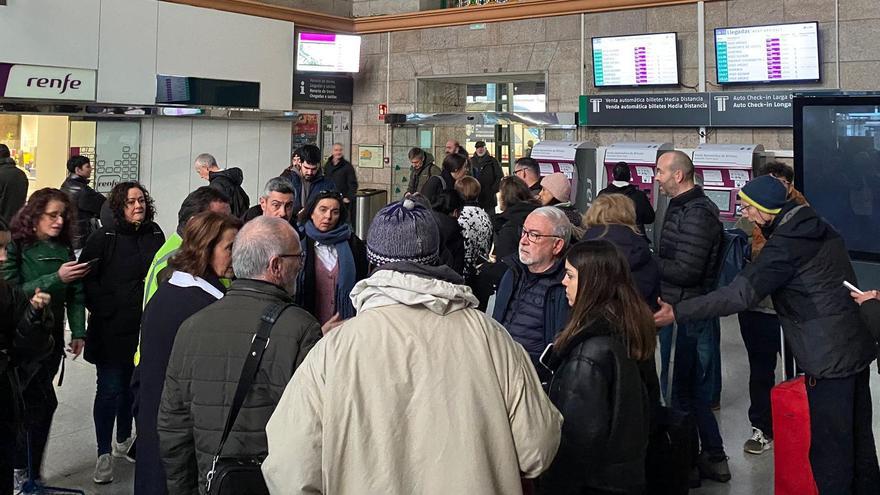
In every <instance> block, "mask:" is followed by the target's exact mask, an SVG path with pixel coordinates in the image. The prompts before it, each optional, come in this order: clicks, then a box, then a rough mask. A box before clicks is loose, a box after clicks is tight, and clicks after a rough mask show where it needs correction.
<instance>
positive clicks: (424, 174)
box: [406, 160, 442, 193]
mask: <svg viewBox="0 0 880 495" xmlns="http://www.w3.org/2000/svg"><path fill="white" fill-rule="evenodd" d="M441 172H442V171H441V170H440V167H438V166H437V165H434V162H433V161H427V160H426V163H425V164H424V165H422V167H421V168H419V169H418V170H416V169H415V167H411V168H410V169H409V184H408V185H407V187H406V192H408V193H417V192H420V191H421V190H422V188H423V187H425V183H426V182H428V179H430V178H431V177H434V176H435V175H440V173H441Z"/></svg>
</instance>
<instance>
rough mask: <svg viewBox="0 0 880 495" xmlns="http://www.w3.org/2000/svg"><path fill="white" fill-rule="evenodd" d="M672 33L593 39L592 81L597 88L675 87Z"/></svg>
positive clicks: (676, 48)
mask: <svg viewBox="0 0 880 495" xmlns="http://www.w3.org/2000/svg"><path fill="white" fill-rule="evenodd" d="M677 40H678V38H677V35H676V34H675V33H659V34H640V35H635V36H616V37H613V38H593V81H594V84H595V86H596V87H597V88H602V87H612V86H660V85H670V84H678V47H677Z"/></svg>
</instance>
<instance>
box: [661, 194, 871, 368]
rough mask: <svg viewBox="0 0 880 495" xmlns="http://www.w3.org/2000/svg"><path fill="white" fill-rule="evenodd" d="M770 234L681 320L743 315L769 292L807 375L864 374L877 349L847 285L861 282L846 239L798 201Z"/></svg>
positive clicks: (682, 310) (678, 312)
mask: <svg viewBox="0 0 880 495" xmlns="http://www.w3.org/2000/svg"><path fill="white" fill-rule="evenodd" d="M764 233H765V235H767V243H766V244H765V245H764V248H763V249H762V250H761V255H760V256H758V257H757V258H755V260H754V261H753V262H752V263H751V264H749V265H747V266H746V268H745V269H744V270H743V271H742V273H740V275H738V276H737V277H736V278H735V279H734V280H733V281H732V282H731V283H730V284H728V285H727V286H725V287H722V288H720V289H717V290H715V291H714V292H711V293H709V294H706V295H705V296H702V297H695V298H693V299H688V300H686V301H682V302H679V303H678V304H675V305H674V309H675V317H676V320H678V321H680V322H687V321H691V320H701V319H706V318H711V317H715V316H723V315H730V314H734V313H739V312H742V311H745V310H747V309H749V308H751V307H754V305H755V304H757V303H758V302H759V301H761V300H762V299H763V298H764V297H766V296H768V295H769V296H770V297H771V298H772V300H773V307H774V308H776V312H777V314H778V315H779V320H780V323H781V324H782V328H783V333H784V335H785V340H786V341H787V342H788V344H789V346H791V351H792V354H794V357H795V359H796V360H797V364H798V367H799V368H802V369H803V370H804V371H806V372H807V374H808V375H809V376H812V377H816V378H844V377H848V376H852V375H855V374H856V373H859V372H860V371H862V370H864V369H865V368H866V367H867V366H868V365H869V364H870V363H871V361H873V360H874V359H876V358H877V348H876V344H875V341H874V338H873V337H872V336H871V333H870V332H869V330H868V328H866V326H865V324H864V322H863V321H862V319H861V317H860V314H859V307H858V305H857V304H856V303H855V302H854V301H853V300H852V298H851V297H850V295H849V289H847V288H846V287H844V286H843V281H844V280H847V281H849V282H851V283H854V284H857V283H858V282H857V281H856V278H855V272H854V271H853V267H852V263H851V262H850V259H849V254H848V253H847V250H846V245H845V244H844V241H843V238H841V237H840V234H838V233H837V232H836V231H835V230H834V229H833V228H832V227H831V226H830V225H828V223H826V222H825V221H824V220H822V219H821V218H820V217H819V216H818V215H817V214H816V212H815V211H814V210H813V209H812V208H810V207H809V206H798V205H797V204H796V203H795V202H794V201H789V202H788V203H787V204H786V205H785V207H784V208H783V209H782V211H781V212H780V213H779V215H777V216H776V218H775V219H774V220H773V222H772V224H771V225H770V227H769V229H765V231H764ZM768 234H769V235H768Z"/></svg>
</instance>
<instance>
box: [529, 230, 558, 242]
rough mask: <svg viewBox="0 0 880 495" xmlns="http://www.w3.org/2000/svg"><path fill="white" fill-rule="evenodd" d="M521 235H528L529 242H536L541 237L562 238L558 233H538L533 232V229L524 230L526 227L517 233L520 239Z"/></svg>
mask: <svg viewBox="0 0 880 495" xmlns="http://www.w3.org/2000/svg"><path fill="white" fill-rule="evenodd" d="M523 237H528V238H529V242H538V241H539V240H541V238H543V237H555V238H557V239H562V237H560V236H558V235H552V234H550V235H548V234H539V233H538V232H533V231H530V230H526V229H522V230H521V231H520V233H519V238H520V239H522V238H523Z"/></svg>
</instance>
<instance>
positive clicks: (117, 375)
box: [80, 182, 165, 483]
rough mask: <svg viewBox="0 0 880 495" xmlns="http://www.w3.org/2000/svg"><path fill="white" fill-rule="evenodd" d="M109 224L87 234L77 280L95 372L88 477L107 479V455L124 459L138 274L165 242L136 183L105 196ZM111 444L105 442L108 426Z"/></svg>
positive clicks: (128, 444) (143, 272) (141, 282)
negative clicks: (93, 445)
mask: <svg viewBox="0 0 880 495" xmlns="http://www.w3.org/2000/svg"><path fill="white" fill-rule="evenodd" d="M107 203H108V205H109V208H110V211H111V212H112V215H113V222H112V224H111V225H112V226H104V227H101V228H100V229H98V230H96V231H95V232H94V233H93V234H92V235H90V236H89V238H88V240H87V241H86V243H85V247H84V248H83V252H82V254H81V255H80V262H83V263H90V262H91V263H92V268H91V270H90V272H89V274H88V276H86V278H85V279H84V280H83V284H84V286H85V291H86V307H87V308H88V310H89V325H88V332H87V333H86V348H85V358H86V361H88V362H90V363H93V364H94V365H95V368H96V371H97V377H98V379H97V391H96V392H95V404H94V409H93V415H94V420H95V436H96V439H97V443H98V458H97V462H96V463H95V464H96V465H95V473H94V477H93V481H94V482H95V483H109V482H111V481H113V457H120V458H124V457H126V452H127V451H128V449H129V447H131V444H132V442H133V439H132V438H131V422H132V414H131V406H132V394H131V374H132V372H133V371H134V363H133V361H132V356H134V352H135V349H136V348H137V343H138V332H139V330H140V326H141V309H142V306H141V305H142V301H143V299H144V278H145V277H146V275H147V270H148V269H149V266H150V262H151V261H152V260H153V256H154V255H155V254H156V251H158V250H159V248H160V247H162V244H163V243H164V242H165V234H164V233H162V229H160V228H159V226H158V225H157V224H156V223H154V222H153V216H154V215H155V210H154V208H153V198H151V197H150V194H149V193H148V192H147V190H146V189H145V188H144V186H142V185H141V184H139V183H137V182H120V183H119V184H116V186H114V187H113V190H112V191H111V192H110V197H109V199H108V200H107ZM114 423H115V425H116V442H115V443H112V444H111V440H112V436H113V425H114Z"/></svg>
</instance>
